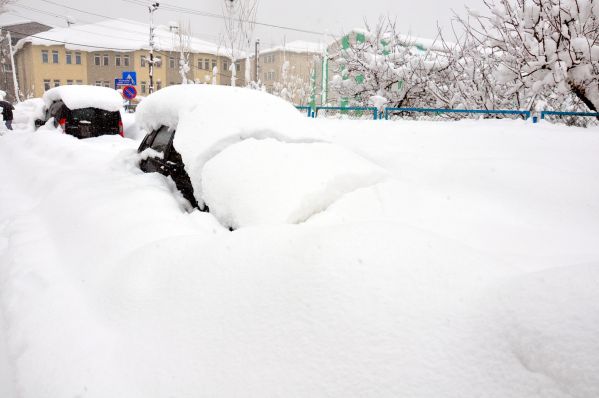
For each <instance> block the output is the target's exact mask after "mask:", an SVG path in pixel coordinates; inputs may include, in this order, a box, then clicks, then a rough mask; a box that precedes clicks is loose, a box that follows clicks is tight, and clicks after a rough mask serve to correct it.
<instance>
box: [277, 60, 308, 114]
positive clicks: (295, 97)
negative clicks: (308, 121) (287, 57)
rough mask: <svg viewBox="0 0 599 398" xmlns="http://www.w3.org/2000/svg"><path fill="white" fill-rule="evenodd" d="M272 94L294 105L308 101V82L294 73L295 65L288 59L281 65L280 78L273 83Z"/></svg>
mask: <svg viewBox="0 0 599 398" xmlns="http://www.w3.org/2000/svg"><path fill="white" fill-rule="evenodd" d="M272 93H273V94H274V95H276V96H278V97H281V98H283V99H284V100H286V101H289V102H291V103H294V104H296V105H305V104H306V103H307V102H308V101H309V94H310V82H309V81H306V80H304V79H303V78H302V77H301V76H299V75H297V74H296V73H295V67H292V66H290V64H289V61H285V62H283V65H281V80H280V81H276V82H274V84H273V92H272Z"/></svg>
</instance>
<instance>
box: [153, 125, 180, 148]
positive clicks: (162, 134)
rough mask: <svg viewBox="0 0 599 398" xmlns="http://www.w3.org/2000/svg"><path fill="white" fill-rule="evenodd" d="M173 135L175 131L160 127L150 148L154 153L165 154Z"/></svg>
mask: <svg viewBox="0 0 599 398" xmlns="http://www.w3.org/2000/svg"><path fill="white" fill-rule="evenodd" d="M174 134H175V130H169V128H168V127H166V126H162V127H161V128H160V129H159V130H158V132H157V133H156V135H155V136H154V139H153V140H152V143H151V144H150V146H151V147H152V149H154V150H155V151H156V152H165V151H166V149H167V147H168V145H169V143H170V142H171V140H172V139H173V135H174Z"/></svg>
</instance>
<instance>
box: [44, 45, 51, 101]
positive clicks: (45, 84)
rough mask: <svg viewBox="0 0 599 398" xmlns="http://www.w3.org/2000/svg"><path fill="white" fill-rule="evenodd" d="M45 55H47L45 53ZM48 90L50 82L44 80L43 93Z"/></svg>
mask: <svg viewBox="0 0 599 398" xmlns="http://www.w3.org/2000/svg"><path fill="white" fill-rule="evenodd" d="M46 53H48V52H47V51H46ZM48 90H50V80H44V91H48Z"/></svg>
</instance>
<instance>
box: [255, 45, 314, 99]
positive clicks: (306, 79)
mask: <svg viewBox="0 0 599 398" xmlns="http://www.w3.org/2000/svg"><path fill="white" fill-rule="evenodd" d="M323 50H324V46H323V45H322V44H320V43H313V42H306V41H299V40H298V41H292V42H289V43H286V44H285V45H281V46H275V47H271V48H267V49H264V50H260V54H259V56H258V78H259V80H260V81H261V82H262V84H264V85H265V87H266V91H268V92H269V93H273V92H277V91H279V90H280V89H281V88H285V87H288V86H290V85H292V86H294V88H297V86H298V85H302V86H303V90H294V95H293V98H292V100H293V102H294V103H295V104H296V105H305V104H306V103H308V102H310V92H312V91H313V92H314V93H316V95H317V96H319V95H320V89H319V87H321V82H320V80H321V76H322V73H321V72H322V54H323ZM252 58H253V57H252ZM285 64H286V71H284V70H283V66H284V65H285ZM254 68H255V66H254V61H253V59H252V76H253V73H254ZM285 73H286V74H287V76H283V75H284V74H285ZM312 73H314V76H313V78H314V81H312V76H311V75H312ZM312 86H314V87H312ZM317 102H318V101H317Z"/></svg>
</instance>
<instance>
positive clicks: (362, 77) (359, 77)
mask: <svg viewBox="0 0 599 398" xmlns="http://www.w3.org/2000/svg"><path fill="white" fill-rule="evenodd" d="M356 83H358V84H362V83H364V76H363V75H358V76H356Z"/></svg>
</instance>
